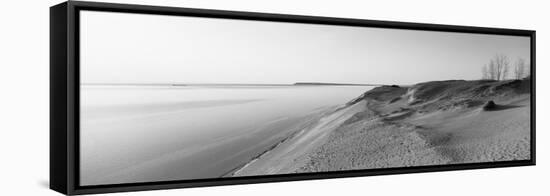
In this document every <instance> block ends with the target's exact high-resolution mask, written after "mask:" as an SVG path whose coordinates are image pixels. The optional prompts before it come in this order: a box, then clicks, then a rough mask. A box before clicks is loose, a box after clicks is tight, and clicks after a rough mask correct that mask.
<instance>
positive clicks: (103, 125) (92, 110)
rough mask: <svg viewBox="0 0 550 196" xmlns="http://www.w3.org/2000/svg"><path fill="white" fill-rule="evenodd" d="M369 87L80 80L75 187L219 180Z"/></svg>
mask: <svg viewBox="0 0 550 196" xmlns="http://www.w3.org/2000/svg"><path fill="white" fill-rule="evenodd" d="M371 88H372V87H365V86H361V87H360V86H260V87H258V86H217V87H215V86H211V87H204V86H203V87H201V86H105V85H103V86H90V85H83V86H82V88H81V125H80V126H81V127H80V150H81V156H80V163H81V166H80V170H81V171H80V172H81V185H97V184H116V183H131V182H147V181H166V180H182V179H197V178H216V177H220V176H222V175H224V174H226V173H227V172H230V171H231V170H232V169H235V168H236V167H239V165H242V164H244V163H246V162H247V161H249V160H250V159H251V158H252V157H254V156H257V155H258V154H259V153H261V152H262V151H264V150H265V148H267V147H268V146H270V145H273V144H274V143H276V142H278V141H280V140H281V139H282V138H284V137H286V136H287V135H288V134H289V131H290V130H292V128H293V127H296V126H297V125H298V124H300V123H301V122H302V121H304V119H306V117H307V116H308V114H312V113H315V112H318V111H321V110H322V109H324V108H328V107H332V106H338V105H342V104H345V103H346V102H348V101H349V100H351V99H353V98H356V97H357V96H359V95H360V94H361V93H364V92H365V91H367V90H369V89H371ZM302 123H303V122H302Z"/></svg>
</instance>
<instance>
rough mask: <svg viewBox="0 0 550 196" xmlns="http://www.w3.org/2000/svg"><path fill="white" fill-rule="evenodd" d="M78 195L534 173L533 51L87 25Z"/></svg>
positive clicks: (450, 41)
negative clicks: (105, 189)
mask: <svg viewBox="0 0 550 196" xmlns="http://www.w3.org/2000/svg"><path fill="white" fill-rule="evenodd" d="M78 28H79V30H80V32H81V35H80V48H79V50H80V60H79V63H80V72H79V76H80V119H79V120H80V127H79V128H80V135H79V137H80V138H79V141H80V143H79V144H80V146H79V150H80V157H78V159H79V161H80V171H79V172H80V179H79V180H80V185H81V186H87V185H104V184H124V183H139V182H162V181H174V180H189V179H212V178H232V177H242V176H262V175H278V174H296V173H316V172H333V171H351V170H365V169H377V168H402V167H415V166H427V165H452V164H463V163H485V162H498V161H513V160H529V159H530V158H531V157H530V155H531V152H530V149H531V148H530V147H531V144H530V141H531V138H530V122H531V119H530V113H531V111H530V104H531V102H530V101H531V91H530V89H531V75H530V73H531V72H530V63H531V62H530V55H531V54H530V47H531V45H530V43H531V42H530V37H527V36H512V35H494V34H476V33H460V32H440V31H423V30H407V29H390V28H374V27H353V26H338V25H323V24H302V23H291V22H274V21H253V20H238V19H220V18H205V17H186V16H168V15H154V14H138V13H116V12H102V11H81V13H80V26H79V27H78Z"/></svg>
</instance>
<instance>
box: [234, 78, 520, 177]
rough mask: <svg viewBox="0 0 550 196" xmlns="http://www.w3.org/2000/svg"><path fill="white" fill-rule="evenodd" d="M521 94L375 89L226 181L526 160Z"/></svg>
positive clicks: (508, 88)
mask: <svg viewBox="0 0 550 196" xmlns="http://www.w3.org/2000/svg"><path fill="white" fill-rule="evenodd" d="M529 89H530V80H528V79H526V80H510V81H488V80H486V81H463V80H455V81H436V82H427V83H420V84H416V85H413V86H410V87H399V86H382V87H377V88H374V89H372V90H370V91H368V92H366V93H364V94H363V95H361V96H359V97H358V98H357V99H354V100H352V101H350V102H348V103H347V104H345V105H343V107H342V108H339V109H336V110H334V111H329V112H327V113H326V114H325V115H324V116H323V117H321V118H319V120H318V122H317V123H315V124H313V125H312V126H310V127H308V128H306V129H303V130H301V131H300V132H297V133H296V134H294V135H293V136H292V137H291V138H288V139H286V140H285V141H283V142H281V144H279V145H278V146H277V147H276V148H274V149H272V150H271V151H269V152H266V153H264V154H262V155H261V156H259V157H258V158H257V159H255V160H254V161H253V162H250V163H249V164H247V165H246V166H245V167H243V168H241V169H239V170H238V171H236V172H235V173H233V175H235V176H246V175H265V174H282V173H296V172H319V171H338V170H353V169H368V168H387V167H408V166H420V165H441V164H455V163H472V162H489V161H506V160H525V159H529V158H530V143H529V142H530V107H529V106H530V98H531V97H530V93H529ZM489 101H493V102H494V103H496V105H491V107H484V105H485V104H487V103H488V102H489Z"/></svg>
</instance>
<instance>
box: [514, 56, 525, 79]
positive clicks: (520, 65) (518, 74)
mask: <svg viewBox="0 0 550 196" xmlns="http://www.w3.org/2000/svg"><path fill="white" fill-rule="evenodd" d="M525 73H526V71H525V60H524V59H523V58H519V59H518V60H517V61H516V63H515V67H514V77H515V79H516V80H519V79H522V78H523V77H525Z"/></svg>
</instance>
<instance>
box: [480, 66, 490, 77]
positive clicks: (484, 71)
mask: <svg viewBox="0 0 550 196" xmlns="http://www.w3.org/2000/svg"><path fill="white" fill-rule="evenodd" d="M481 79H483V80H489V79H491V78H490V77H489V71H488V70H487V65H483V67H482V68H481Z"/></svg>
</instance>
